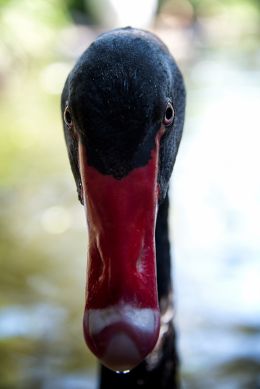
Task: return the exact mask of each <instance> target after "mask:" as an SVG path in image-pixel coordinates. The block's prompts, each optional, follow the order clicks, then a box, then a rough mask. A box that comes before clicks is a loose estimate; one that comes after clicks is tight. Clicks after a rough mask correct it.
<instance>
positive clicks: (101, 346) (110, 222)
mask: <svg viewBox="0 0 260 389" xmlns="http://www.w3.org/2000/svg"><path fill="white" fill-rule="evenodd" d="M159 138H160V133H159V134H158V135H157V137H156V142H155V147H154V149H153V150H152V151H151V158H150V160H149V161H148V163H147V165H146V166H144V167H139V168H135V169H134V170H132V171H131V172H130V173H129V174H128V175H127V176H126V177H124V178H122V179H115V178H113V177H112V176H109V175H104V174H102V173H100V172H98V171H97V170H96V169H95V168H94V167H92V166H89V165H88V162H87V155H86V150H85V147H84V146H83V145H82V144H81V143H80V144H79V162H80V172H81V179H82V186H83V195H84V203H85V209H86V217H87V223H88V230H89V252H88V271H87V286H86V306H85V313H84V335H85V340H86V343H87V344H88V346H89V348H90V349H91V350H92V352H93V353H94V354H95V355H96V356H97V357H98V358H99V359H100V360H101V362H102V363H103V364H104V365H105V366H107V367H109V368H110V369H113V370H116V371H124V370H130V369H132V368H133V367H135V366H136V365H138V364H139V363H140V362H141V361H142V360H143V359H144V358H145V357H146V355H147V354H149V353H150V352H151V351H152V350H153V348H154V346H155V344H156V341H157V339H158V335H159V328H160V311H159V305H158V295H157V282H156V257H155V223H156V211H157V203H158V186H157V173H158V158H159Z"/></svg>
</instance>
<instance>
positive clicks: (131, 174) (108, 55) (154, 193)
mask: <svg viewBox="0 0 260 389" xmlns="http://www.w3.org/2000/svg"><path fill="white" fill-rule="evenodd" d="M61 105H62V114H63V126H64V133H65V140H66V145H67V149H68V155H69V160H70V164H71V168H72V172H73V174H74V178H75V181H76V185H77V191H78V197H79V200H80V201H81V203H82V204H84V206H85V209H86V219H87V224H88V240H89V245H88V266H87V268H88V269H87V286H86V304H85V312H84V320H83V328H84V336H85V340H86V343H87V345H88V347H89V348H90V349H91V351H92V352H93V353H94V354H95V355H96V356H97V357H98V358H99V360H100V361H101V363H102V367H101V376H100V388H102V389H110V388H111V389H115V388H120V389H122V388H123V389H130V388H131V389H135V388H139V387H143V388H149V389H151V388H158V389H159V388H171V389H174V388H178V374H177V366H178V357H177V353H176V344H175V331H174V326H173V307H172V283H171V270H170V267H171V266H170V252H169V250H170V246H169V240H168V222H167V217H168V205H169V201H168V194H167V191H168V182H169V179H170V176H171V173H172V169H173V165H174V162H175V158H176V154H177V151H178V147H179V143H180V140H181V136H182V128H183V123H184V111H185V87H184V83H183V79H182V75H181V73H180V71H179V69H178V67H177V65H176V63H175V61H174V59H173V57H172V56H171V54H170V53H169V51H168V49H167V48H166V46H165V45H164V44H163V43H162V42H161V41H160V40H159V39H158V38H157V37H156V36H155V35H153V34H151V33H149V32H146V31H143V30H137V29H133V28H131V27H127V28H123V29H116V30H112V31H110V32H107V33H105V34H102V35H100V36H99V37H98V38H97V39H96V40H95V41H94V42H93V43H92V44H91V45H90V46H89V48H88V49H87V50H86V51H85V52H84V53H83V54H82V56H81V57H80V58H79V60H78V62H77V63H76V65H75V66H74V68H73V69H72V71H71V72H70V74H69V76H68V78H67V80H66V82H65V86H64V89H63V92H62V103H61ZM128 371H130V372H128ZM120 372H121V373H123V372H124V373H126V372H128V374H118V373H120Z"/></svg>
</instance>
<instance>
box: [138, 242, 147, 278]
mask: <svg viewBox="0 0 260 389" xmlns="http://www.w3.org/2000/svg"><path fill="white" fill-rule="evenodd" d="M145 256H146V250H145V247H144V244H142V248H141V250H140V255H139V257H138V258H137V261H136V270H137V272H138V273H141V274H142V273H144V271H145V266H144V260H145Z"/></svg>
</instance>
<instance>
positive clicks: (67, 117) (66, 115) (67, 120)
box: [63, 106, 73, 128]
mask: <svg viewBox="0 0 260 389" xmlns="http://www.w3.org/2000/svg"><path fill="white" fill-rule="evenodd" d="M63 118H64V122H65V124H66V126H67V127H69V128H71V127H72V125H73V120H72V116H71V113H70V110H69V107H68V106H67V107H66V108H65V111H64V114H63Z"/></svg>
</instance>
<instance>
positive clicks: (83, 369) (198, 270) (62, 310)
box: [0, 53, 260, 389]
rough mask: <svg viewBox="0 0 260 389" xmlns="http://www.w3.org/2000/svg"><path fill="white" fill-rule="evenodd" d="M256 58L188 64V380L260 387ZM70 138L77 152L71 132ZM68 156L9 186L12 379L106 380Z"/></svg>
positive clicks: (182, 197)
mask: <svg viewBox="0 0 260 389" xmlns="http://www.w3.org/2000/svg"><path fill="white" fill-rule="evenodd" d="M254 58H255V63H254V64H253V66H251V65H250V64H247V63H244V61H243V58H241V56H240V57H236V56H235V57H231V56H230V57H228V56H222V54H219V55H217V54H211V53H208V54H205V55H204V57H203V59H201V60H200V61H197V62H196V63H195V64H194V65H193V66H192V68H191V69H189V71H188V72H187V73H188V74H187V77H188V78H189V82H188V91H189V93H188V114H187V123H186V132H185V137H184V139H183V143H182V147H181V150H180V154H179V157H178V161H177V164H176V169H175V173H174V178H173V186H174V191H172V197H174V208H172V213H171V227H172V231H173V230H174V234H173V232H172V241H174V257H175V258H174V268H173V276H174V279H175V288H176V310H177V316H176V320H177V325H178V332H179V350H180V355H181V360H182V377H183V388H185V389H186V388H187V389H188V388H191V389H197V388H198V389H204V388H205V389H206V388H207V389H208V388H210V387H212V388H216V389H218V388H219V389H233V388H234V389H240V388H241V389H242V388H250V389H257V388H260V260H259V259H260V222H259V220H260V175H259V166H260V153H259V144H260V119H259V117H260V116H259V102H260V89H259V85H260V72H259V70H258V69H259V64H260V53H258V54H254ZM59 147H60V150H62V151H61V153H63V154H64V155H63V154H62V158H64V161H65V160H66V156H65V151H64V145H63V139H62V138H61V139H60V143H59ZM66 163H67V162H66ZM66 163H64V166H65V167H64V171H65V172H66V173H63V172H60V173H59V172H58V173H57V174H56V175H55V174H52V175H51V176H47V175H46V178H45V179H44V178H43V179H42V180H41V182H39V181H37V180H36V181H35V185H32V184H31V183H30V184H29V182H28V180H26V179H23V180H20V183H19V185H17V186H16V187H13V188H9V187H7V186H6V187H3V189H2V194H1V204H2V207H1V211H0V212H1V230H0V232H1V238H0V247H1V273H0V285H1V296H0V358H1V359H0V387H1V388H36V387H37V388H44V389H49V388H56V389H59V388H62V389H64V388H65V389H66V388H68V389H81V388H84V389H88V388H89V389H93V388H95V387H96V370H97V368H96V362H95V360H94V358H93V357H92V356H91V355H90V354H89V352H88V351H87V349H86V347H85V345H84V342H83V336H82V324H81V322H82V318H81V316H82V312H83V305H84V287H85V285H84V282H85V255H86V244H87V237H86V232H85V222H84V215H83V208H82V207H81V206H80V205H78V204H77V203H76V195H75V191H74V184H73V181H72V177H71V175H70V173H69V168H68V165H66ZM173 192H174V193H173ZM173 235H174V236H173Z"/></svg>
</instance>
